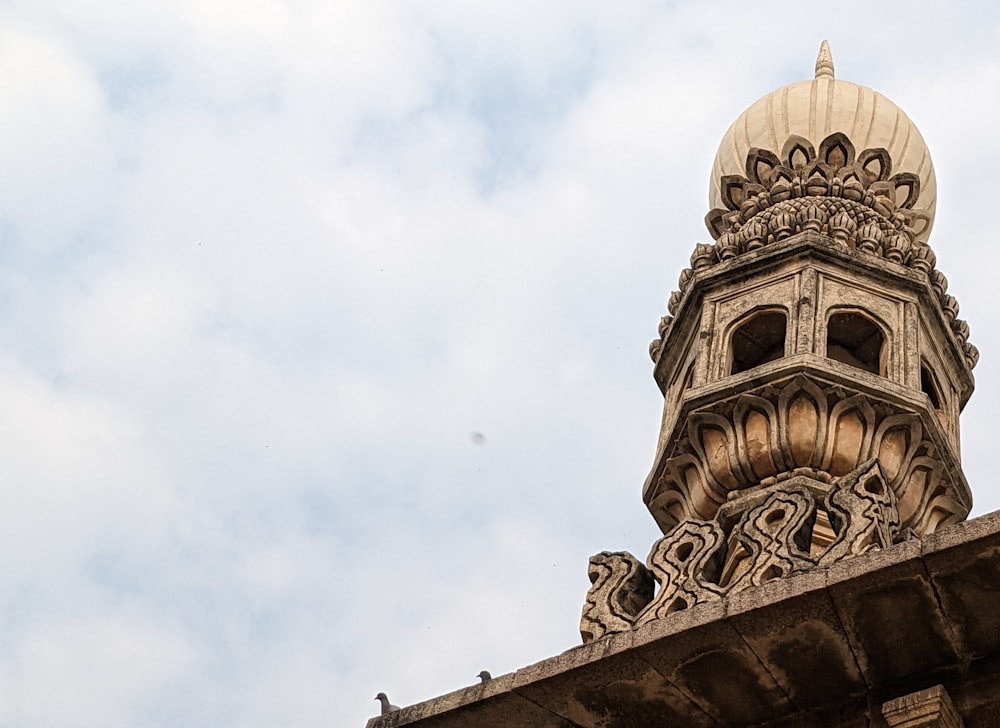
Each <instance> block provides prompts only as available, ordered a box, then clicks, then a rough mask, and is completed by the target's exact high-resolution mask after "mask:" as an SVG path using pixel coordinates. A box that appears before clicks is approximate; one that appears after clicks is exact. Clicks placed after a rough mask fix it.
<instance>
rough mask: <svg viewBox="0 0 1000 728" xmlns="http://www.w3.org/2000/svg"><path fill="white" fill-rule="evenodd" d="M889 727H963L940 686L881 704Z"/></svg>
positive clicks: (947, 696)
mask: <svg viewBox="0 0 1000 728" xmlns="http://www.w3.org/2000/svg"><path fill="white" fill-rule="evenodd" d="M882 715H884V716H885V721H886V723H888V724H889V728H963V726H964V723H963V722H962V717H961V716H960V715H959V714H958V711H957V710H955V706H954V704H953V703H952V702H951V696H950V695H948V691H947V690H945V689H944V688H943V687H942V686H940V685H935V686H934V687H932V688H927V689H926V690H919V691H917V692H915V693H910V694H909V695H904V696H903V697H901V698H895V699H894V700H890V701H888V702H886V703H885V704H883V705H882Z"/></svg>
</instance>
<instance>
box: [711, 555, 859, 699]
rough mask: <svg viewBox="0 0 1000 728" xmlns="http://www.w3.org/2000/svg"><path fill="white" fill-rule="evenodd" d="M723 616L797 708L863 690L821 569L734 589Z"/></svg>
mask: <svg viewBox="0 0 1000 728" xmlns="http://www.w3.org/2000/svg"><path fill="white" fill-rule="evenodd" d="M778 604H780V605H781V608H780V609H775V608H774V607H775V605H778ZM726 617H727V620H728V621H729V622H730V623H731V624H732V625H733V627H734V628H735V629H736V631H737V633H738V634H739V635H740V637H741V638H742V639H743V641H744V642H746V643H747V645H748V646H749V647H750V649H752V650H753V652H754V654H755V655H756V656H757V659H758V660H759V661H760V663H761V664H762V665H763V666H764V667H765V669H766V670H767V671H768V672H769V674H770V675H771V676H772V677H773V678H774V680H775V681H776V682H777V684H778V685H779V686H780V688H781V689H782V690H783V691H784V692H785V694H786V695H788V697H789V700H790V701H791V703H792V704H793V705H794V706H795V707H796V708H798V709H799V710H812V709H815V708H817V707H820V706H826V705H829V704H830V703H831V702H833V698H832V696H850V695H857V694H860V693H862V692H864V689H865V682H864V679H863V678H862V676H861V673H860V671H859V669H858V666H857V661H856V659H855V656H854V653H853V651H852V647H851V644H850V641H849V640H848V639H847V638H846V635H845V634H844V633H843V626H842V624H841V622H840V617H839V615H838V614H837V611H836V609H835V608H834V606H833V601H832V599H831V597H830V594H829V592H828V591H827V589H826V573H825V572H824V571H823V570H817V571H810V572H807V573H804V574H800V575H798V576H796V577H795V578H794V579H782V580H778V581H773V582H769V583H768V584H767V585H765V586H763V587H759V588H755V589H747V590H745V591H741V592H736V593H734V594H733V595H732V596H730V597H729V598H728V599H727V600H726ZM817 676H822V679H821V680H818V679H817ZM841 699H842V698H841Z"/></svg>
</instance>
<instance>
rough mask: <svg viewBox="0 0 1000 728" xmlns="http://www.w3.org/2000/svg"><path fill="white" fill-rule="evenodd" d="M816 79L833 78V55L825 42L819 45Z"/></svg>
mask: <svg viewBox="0 0 1000 728" xmlns="http://www.w3.org/2000/svg"><path fill="white" fill-rule="evenodd" d="M816 78H833V54H832V53H830V44H829V43H827V42H826V41H823V42H822V43H820V45H819V55H818V56H816Z"/></svg>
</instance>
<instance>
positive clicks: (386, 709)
mask: <svg viewBox="0 0 1000 728" xmlns="http://www.w3.org/2000/svg"><path fill="white" fill-rule="evenodd" d="M375 700H377V701H379V702H380V703H382V715H389V713H391V712H392V711H394V710H399V706H398V705H393V704H392V703H390V702H389V697H388V696H387V695H386V694H385V693H379V694H378V695H376V696H375Z"/></svg>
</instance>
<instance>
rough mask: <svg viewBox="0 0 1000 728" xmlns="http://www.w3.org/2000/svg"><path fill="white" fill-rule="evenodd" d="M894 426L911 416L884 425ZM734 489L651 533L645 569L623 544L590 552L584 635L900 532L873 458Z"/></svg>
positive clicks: (636, 622)
mask: <svg viewBox="0 0 1000 728" xmlns="http://www.w3.org/2000/svg"><path fill="white" fill-rule="evenodd" d="M900 425H903V426H905V425H912V423H910V422H909V421H908V420H900V421H897V422H895V423H894V424H892V425H889V427H890V428H893V427H896V426H900ZM803 470H808V469H803ZM737 495H738V497H737V498H735V499H734V500H730V501H729V502H727V503H726V504H725V506H723V507H722V508H721V509H719V511H718V513H717V514H716V516H715V517H714V518H712V519H687V520H685V521H682V522H681V523H679V524H678V525H677V526H676V527H675V528H674V529H673V530H671V531H670V532H669V533H668V534H666V535H665V536H664V537H663V538H661V539H660V540H659V541H657V542H656V543H655V544H654V545H653V548H652V549H651V550H650V553H649V558H648V559H647V560H646V564H647V567H648V570H647V569H644V568H643V567H642V565H641V564H640V563H639V562H638V560H637V559H636V558H635V557H633V556H632V555H630V554H628V553H610V552H606V551H605V552H602V553H600V554H598V555H597V556H594V557H592V558H591V561H590V572H589V573H590V578H591V582H592V586H591V589H590V591H589V592H588V594H587V602H586V604H585V605H584V609H583V619H582V620H581V626H580V633H581V635H582V636H583V640H584V643H589V642H593V641H594V640H596V639H600V638H601V637H603V636H605V635H607V634H613V633H616V632H625V631H628V630H630V629H634V628H637V627H640V626H642V625H644V624H646V623H648V622H651V621H654V620H657V619H664V618H667V617H669V616H670V615H672V614H674V613H675V612H679V611H682V610H685V609H688V608H690V607H692V606H694V605H695V604H701V603H704V602H710V601H714V600H717V599H720V598H722V597H723V596H725V595H726V594H729V593H732V592H735V591H740V590H742V589H746V588H748V587H753V586H760V585H762V584H765V583H767V582H768V581H771V580H772V579H777V578H783V577H787V576H790V575H792V574H796V573H801V572H804V571H807V570H809V569H812V568H815V567H817V566H829V565H830V564H832V563H835V562H837V561H841V560H842V559H845V558H851V557H854V556H860V555H862V554H865V553H867V552H869V551H871V550H873V549H880V548H887V547H888V546H891V545H892V544H893V543H896V542H899V541H901V540H902V539H903V538H904V532H903V531H901V530H900V517H899V512H898V508H897V500H896V496H895V493H894V492H893V490H892V488H891V487H889V482H888V480H887V478H886V477H885V474H884V471H883V468H882V465H881V464H880V463H879V462H878V461H877V460H874V459H872V460H868V461H867V462H865V463H863V464H862V465H861V466H860V467H858V468H857V469H855V470H854V471H853V472H851V473H849V474H847V475H845V476H843V477H841V478H839V479H837V480H833V481H831V480H830V479H829V478H826V479H817V478H815V477H812V476H811V475H803V474H801V472H800V473H799V474H797V475H793V476H792V477H791V478H790V479H788V480H787V481H781V482H777V483H773V484H771V485H769V486H759V487H755V488H751V489H749V490H747V491H743V492H739V493H737ZM911 533H912V532H911V531H909V530H907V531H906V534H907V535H909V534H911ZM653 580H655V582H656V584H657V585H658V586H657V587H656V593H655V596H654V595H653Z"/></svg>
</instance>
